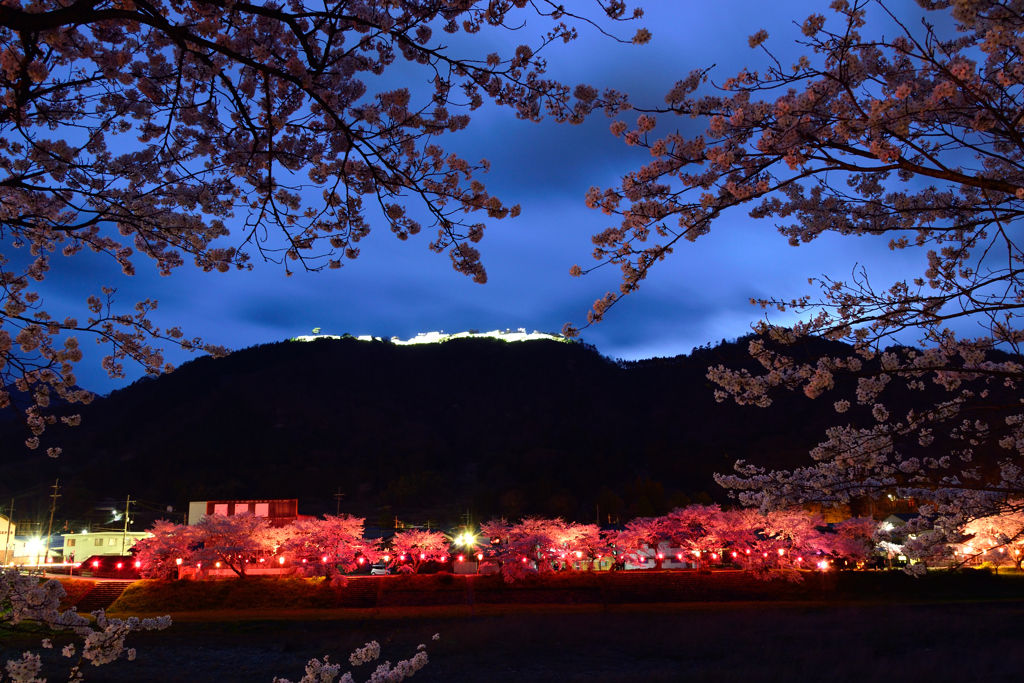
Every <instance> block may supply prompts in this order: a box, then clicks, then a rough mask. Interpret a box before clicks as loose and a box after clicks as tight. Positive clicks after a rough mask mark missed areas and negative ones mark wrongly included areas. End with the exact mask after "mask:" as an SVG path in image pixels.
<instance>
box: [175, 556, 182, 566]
mask: <svg viewBox="0 0 1024 683" xmlns="http://www.w3.org/2000/svg"><path fill="white" fill-rule="evenodd" d="M174 564H177V565H181V558H180V557H179V558H178V559H176V560H175V561H174Z"/></svg>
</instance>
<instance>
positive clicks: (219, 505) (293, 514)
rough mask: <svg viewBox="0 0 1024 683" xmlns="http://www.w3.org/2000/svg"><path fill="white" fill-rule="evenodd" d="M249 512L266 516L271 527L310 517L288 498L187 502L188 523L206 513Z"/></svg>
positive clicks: (193, 521)
mask: <svg viewBox="0 0 1024 683" xmlns="http://www.w3.org/2000/svg"><path fill="white" fill-rule="evenodd" d="M245 512H250V513H252V514H254V515H256V516H257V517H267V518H269V519H270V525H271V526H273V527H282V526H288V525H289V524H291V523H292V522H294V521H295V520H297V519H312V517H310V516H309V515H300V514H299V501H298V499H297V498H290V499H278V500H270V499H259V500H199V501H193V502H190V503H189V504H188V523H189V525H190V526H191V525H193V524H198V523H199V520H200V519H202V518H203V517H205V516H206V515H224V516H225V517H231V516H232V515H240V514H242V513H245Z"/></svg>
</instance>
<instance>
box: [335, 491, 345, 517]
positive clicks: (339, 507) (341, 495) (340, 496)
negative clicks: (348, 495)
mask: <svg viewBox="0 0 1024 683" xmlns="http://www.w3.org/2000/svg"><path fill="white" fill-rule="evenodd" d="M344 497H345V494H344V493H342V492H341V487H340V486H339V487H338V492H337V493H335V494H334V500H336V501H338V512H337V516H338V517H340V516H341V499H342V498H344Z"/></svg>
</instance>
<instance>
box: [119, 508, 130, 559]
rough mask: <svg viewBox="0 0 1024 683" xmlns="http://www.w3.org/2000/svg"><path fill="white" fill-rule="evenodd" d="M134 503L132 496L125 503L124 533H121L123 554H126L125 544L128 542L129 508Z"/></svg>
mask: <svg viewBox="0 0 1024 683" xmlns="http://www.w3.org/2000/svg"><path fill="white" fill-rule="evenodd" d="M131 505H132V497H131V496H128V500H127V501H125V504H124V534H122V535H121V555H122V556H123V555H124V549H125V544H126V543H127V542H128V520H129V517H128V510H129V508H130V507H131Z"/></svg>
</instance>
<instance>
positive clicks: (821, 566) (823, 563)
mask: <svg viewBox="0 0 1024 683" xmlns="http://www.w3.org/2000/svg"><path fill="white" fill-rule="evenodd" d="M818 569H821V570H822V571H824V570H826V569H828V562H826V561H825V560H822V561H821V562H819V563H818Z"/></svg>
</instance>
